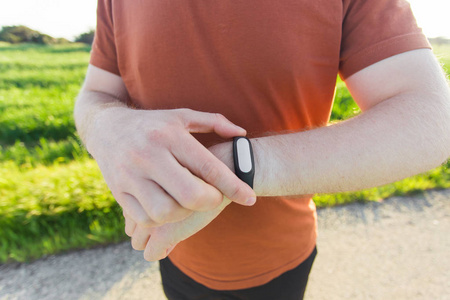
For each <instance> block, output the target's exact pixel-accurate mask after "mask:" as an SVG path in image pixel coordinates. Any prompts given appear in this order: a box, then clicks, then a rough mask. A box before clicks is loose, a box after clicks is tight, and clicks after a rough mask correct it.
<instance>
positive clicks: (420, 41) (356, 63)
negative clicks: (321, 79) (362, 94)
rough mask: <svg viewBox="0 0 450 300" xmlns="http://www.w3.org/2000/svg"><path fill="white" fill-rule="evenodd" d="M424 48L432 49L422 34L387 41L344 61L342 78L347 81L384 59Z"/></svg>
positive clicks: (412, 34) (341, 72)
mask: <svg viewBox="0 0 450 300" xmlns="http://www.w3.org/2000/svg"><path fill="white" fill-rule="evenodd" d="M423 48H428V49H431V45H430V43H429V42H428V40H427V38H426V37H425V36H424V35H423V34H422V33H411V34H406V35H403V36H397V37H393V38H390V39H387V40H385V41H382V42H379V43H377V44H375V45H372V46H371V47H369V48H366V49H364V50H362V51H360V52H358V53H356V54H354V55H352V56H351V57H350V58H348V59H347V60H345V61H343V62H342V64H341V68H340V76H341V78H342V79H343V80H345V79H347V78H348V77H350V76H351V75H353V74H355V73H356V72H358V71H360V70H362V69H364V68H366V67H368V66H370V65H372V64H374V63H376V62H379V61H381V60H383V59H386V58H388V57H391V56H394V55H397V54H400V53H404V52H407V51H411V50H416V49H423Z"/></svg>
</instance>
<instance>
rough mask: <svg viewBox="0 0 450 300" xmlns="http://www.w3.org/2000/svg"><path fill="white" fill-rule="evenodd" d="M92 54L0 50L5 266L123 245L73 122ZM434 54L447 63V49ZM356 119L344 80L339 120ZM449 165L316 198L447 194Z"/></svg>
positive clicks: (0, 257)
mask: <svg viewBox="0 0 450 300" xmlns="http://www.w3.org/2000/svg"><path fill="white" fill-rule="evenodd" d="M89 50H90V49H89V47H87V46H85V45H81V44H73V45H64V46H50V47H49V46H36V45H26V44H25V45H9V44H6V43H0V228H1V230H0V263H7V262H14V261H15V262H23V261H28V260H31V259H35V258H39V257H42V256H44V255H50V254H55V253H58V252H61V251H65V250H70V249H77V248H86V247H92V246H95V245H99V244H106V243H112V242H118V241H122V240H124V239H126V236H125V234H124V232H123V226H124V224H123V218H122V215H121V209H120V207H119V206H118V205H117V204H116V202H115V200H114V199H113V198H112V196H111V193H110V192H109V190H108V188H107V186H106V184H105V183H104V181H103V179H102V176H101V173H100V171H99V169H98V167H97V165H96V164H95V162H94V161H93V160H92V159H91V158H90V157H89V155H88V154H87V152H86V151H85V149H84V148H83V147H82V146H81V143H80V141H79V139H78V137H77V134H76V132H75V126H74V121H73V117H72V108H73V104H74V99H75V97H76V95H77V93H78V91H79V88H80V86H81V84H82V81H83V78H84V74H85V71H86V67H87V63H88V59H89ZM435 51H437V53H438V55H439V56H440V58H441V61H442V62H443V63H444V64H445V65H446V66H450V47H448V46H442V47H437V48H436V49H435ZM449 68H450V67H449ZM447 71H448V70H447ZM359 112H360V111H359V109H358V107H357V106H356V104H355V103H354V101H353V99H352V97H351V95H350V94H349V92H348V90H347V89H346V88H345V85H344V84H343V83H342V81H340V80H338V83H337V90H336V100H335V104H334V106H333V111H332V117H331V118H332V121H337V120H344V119H347V118H350V117H352V116H354V115H356V114H358V113H359ZM449 166H450V165H449V164H448V163H447V164H446V165H444V166H442V167H440V168H437V169H434V170H431V171H430V172H427V173H425V174H421V175H418V176H414V177H411V178H407V179H405V180H402V181H399V182H396V183H393V184H390V185H386V186H383V187H379V188H374V189H370V190H365V191H360V192H353V193H341V194H334V195H318V196H316V197H315V198H314V200H315V202H316V204H317V206H318V207H324V206H331V205H339V204H344V203H351V202H355V201H360V202H365V201H379V200H380V199H383V198H386V197H389V196H392V195H406V194H411V193H417V192H420V191H422V190H426V189H436V188H450V171H449Z"/></svg>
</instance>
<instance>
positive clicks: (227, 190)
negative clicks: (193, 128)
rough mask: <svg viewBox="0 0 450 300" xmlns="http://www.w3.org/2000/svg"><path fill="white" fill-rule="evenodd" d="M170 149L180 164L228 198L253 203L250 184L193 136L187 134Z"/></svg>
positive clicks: (242, 202)
mask: <svg viewBox="0 0 450 300" xmlns="http://www.w3.org/2000/svg"><path fill="white" fill-rule="evenodd" d="M171 150H172V154H173V155H174V156H175V157H176V159H177V160H178V161H179V163H180V164H181V165H183V166H184V167H186V168H187V169H189V170H190V171H191V172H192V173H193V174H195V175H196V176H198V177H199V178H201V179H203V180H204V181H205V182H207V183H209V184H210V185H212V186H214V187H216V188H217V189H218V190H219V191H220V192H222V194H223V195H225V196H226V197H227V198H229V199H230V200H232V201H234V202H236V203H239V204H242V205H253V204H254V201H255V199H256V195H255V192H254V191H253V190H252V189H251V188H250V186H248V185H247V184H246V183H245V182H243V181H242V180H240V179H239V178H238V177H237V176H236V175H235V174H234V173H233V172H232V171H231V170H230V169H229V168H228V167H227V166H226V165H225V164H224V163H223V162H222V161H221V160H219V159H218V158H217V157H215V156H214V155H213V154H212V153H211V152H210V151H209V150H208V149H207V148H205V146H203V145H202V144H201V143H200V142H199V141H197V140H196V139H195V138H194V137H193V136H191V135H189V137H188V138H186V139H184V140H183V143H182V144H181V143H180V145H178V146H177V147H173V148H172V149H171ZM230 152H231V149H230Z"/></svg>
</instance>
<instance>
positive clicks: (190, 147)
mask: <svg viewBox="0 0 450 300" xmlns="http://www.w3.org/2000/svg"><path fill="white" fill-rule="evenodd" d="M127 97H128V94H127V90H126V87H125V84H124V82H123V80H122V78H121V77H120V76H117V75H115V74H112V73H109V72H107V71H104V70H102V69H99V68H97V67H95V66H92V65H90V66H89V68H88V71H87V75H86V80H85V83H84V85H83V88H82V90H81V92H80V94H79V97H78V99H77V101H76V104H75V112H74V118H75V123H76V126H77V130H78V132H79V135H80V137H81V139H82V141H83V142H84V143H85V145H86V148H87V149H88V151H89V152H90V153H91V155H92V156H93V157H94V158H95V160H96V161H97V163H98V165H99V167H100V170H101V171H102V174H103V176H104V178H105V181H106V183H107V184H108V186H109V188H110V190H111V192H112V193H113V196H114V197H115V198H116V200H117V202H118V203H119V204H120V205H121V206H122V208H123V209H124V212H125V213H126V214H128V215H129V216H130V217H131V218H133V219H134V220H135V221H136V222H137V223H138V224H140V225H143V226H157V225H159V224H164V223H168V222H176V221H179V220H182V219H184V218H185V217H187V216H188V215H190V214H191V213H192V211H205V210H210V209H213V208H215V207H217V206H218V205H220V204H221V203H222V200H223V195H225V196H226V197H228V198H230V199H232V200H233V201H235V202H237V203H240V204H246V203H247V205H249V204H251V202H252V198H255V194H254V192H253V191H252V190H251V189H250V188H249V187H248V186H247V185H246V184H245V183H243V182H242V181H241V180H239V179H238V178H237V177H236V176H235V175H234V173H233V172H232V171H231V170H230V169H229V168H228V167H227V166H226V165H225V164H224V163H222V162H221V161H220V160H219V159H217V158H216V157H215V156H214V155H213V154H212V153H211V152H210V151H208V149H206V148H205V147H204V146H203V145H201V144H200V143H199V142H198V141H197V140H196V139H195V138H194V137H193V136H192V135H191V134H190V133H193V132H198V133H204V132H215V133H216V134H218V135H220V136H222V137H224V138H231V137H233V136H237V135H245V133H246V132H245V130H244V129H242V128H240V127H238V126H236V125H234V124H232V123H231V122H230V121H228V120H227V119H226V118H224V117H223V116H221V115H220V114H211V113H203V112H198V111H193V110H189V109H177V110H150V111H149V110H135V109H131V108H128V107H127V105H126V104H125V103H126V99H127ZM249 199H250V200H249Z"/></svg>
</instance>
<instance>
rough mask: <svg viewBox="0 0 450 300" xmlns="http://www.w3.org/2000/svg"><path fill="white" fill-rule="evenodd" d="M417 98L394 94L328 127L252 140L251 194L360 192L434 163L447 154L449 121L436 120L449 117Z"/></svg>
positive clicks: (414, 172) (427, 168)
mask: <svg viewBox="0 0 450 300" xmlns="http://www.w3.org/2000/svg"><path fill="white" fill-rule="evenodd" d="M421 96H423V95H416V96H413V97H412V96H407V95H406V96H396V97H394V98H392V99H389V100H388V101H384V102H381V103H379V104H378V105H376V106H374V107H373V108H372V109H370V110H368V111H367V112H365V113H363V114H361V115H359V116H357V117H354V118H352V119H350V120H347V121H344V122H341V123H338V124H335V125H332V126H328V127H323V128H317V129H313V130H310V131H305V132H299V133H291V134H285V135H276V136H269V137H263V138H257V139H254V140H253V141H252V142H253V148H254V155H255V164H256V174H255V181H254V189H255V191H256V194H257V195H260V196H278V195H301V194H313V193H334V192H342V191H353V190H360V189H365V188H369V187H373V186H379V185H383V184H387V183H390V182H393V181H397V180H400V179H402V178H405V177H408V176H412V175H414V174H417V173H421V172H424V171H427V170H429V169H431V168H433V167H436V166H438V165H439V164H441V163H442V162H444V161H445V160H446V159H447V158H448V155H449V153H448V148H449V142H448V140H449V139H448V129H449V128H448V121H446V122H441V120H445V119H446V118H448V116H447V115H443V113H442V109H439V107H438V106H435V105H433V104H432V101H423V99H420V97H421ZM447 111H448V110H447ZM430 116H432V117H430Z"/></svg>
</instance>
